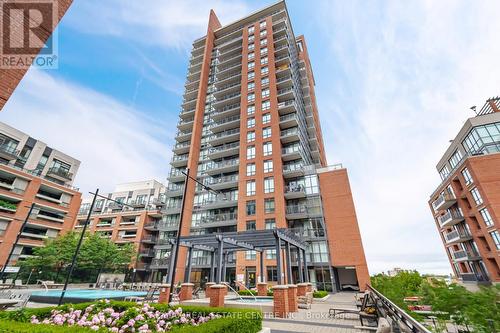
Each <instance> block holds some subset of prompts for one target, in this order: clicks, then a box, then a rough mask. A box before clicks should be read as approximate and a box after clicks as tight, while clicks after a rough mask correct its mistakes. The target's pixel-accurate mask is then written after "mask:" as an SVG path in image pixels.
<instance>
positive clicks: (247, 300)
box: [228, 297, 273, 303]
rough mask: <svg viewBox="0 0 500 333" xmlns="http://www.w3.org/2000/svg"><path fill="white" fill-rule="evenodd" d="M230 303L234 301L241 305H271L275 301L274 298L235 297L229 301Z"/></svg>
mask: <svg viewBox="0 0 500 333" xmlns="http://www.w3.org/2000/svg"><path fill="white" fill-rule="evenodd" d="M228 301H234V302H239V303H271V302H272V301H273V298H272V297H256V298H253V297H241V298H239V297H235V298H231V299H228Z"/></svg>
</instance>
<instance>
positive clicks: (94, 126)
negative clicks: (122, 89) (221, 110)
mask: <svg viewBox="0 0 500 333" xmlns="http://www.w3.org/2000/svg"><path fill="white" fill-rule="evenodd" d="M1 120H2V121H5V122H6V123H8V124H9V125H11V126H13V127H15V128H18V129H20V130H22V131H24V132H26V133H28V134H29V135H31V136H32V137H34V138H36V139H39V140H42V141H44V142H46V143H47V144H48V145H49V146H51V147H53V148H55V149H59V150H61V151H63V152H65V153H67V154H68V155H70V156H73V157H75V158H77V159H79V160H80V161H81V162H82V163H81V166H80V170H79V172H78V174H77V177H76V180H75V185H76V186H79V187H80V188H81V190H82V191H83V193H84V195H86V192H87V191H90V190H94V189H95V188H96V187H99V188H100V189H101V191H112V190H113V188H114V186H115V185H116V184H118V183H122V182H128V181H135V180H146V179H152V178H155V179H157V180H160V181H165V178H166V175H167V170H168V162H169V160H170V156H171V153H170V150H171V144H172V142H173V140H172V138H173V136H174V134H175V133H172V132H170V133H169V129H172V128H173V126H170V125H167V123H168V122H170V124H171V123H172V121H174V122H175V121H176V119H167V118H165V119H150V118H147V117H145V116H144V113H143V112H140V111H139V110H134V109H132V108H130V107H128V106H125V105H123V104H121V103H120V102H118V101H116V100H114V99H112V98H110V97H109V96H106V95H102V94H100V93H97V92H95V91H92V90H90V89H87V88H84V87H81V86H78V85H76V84H73V83H70V82H68V81H65V80H62V79H59V78H57V77H55V76H51V75H48V74H46V73H45V72H42V71H39V70H36V69H33V68H32V69H31V70H30V71H29V73H28V74H27V75H26V77H25V79H24V80H23V81H22V83H21V85H20V86H19V87H18V89H17V90H16V91H15V93H14V94H13V96H12V97H11V99H10V100H9V101H8V103H7V104H6V106H5V108H4V110H3V111H2V118H1Z"/></svg>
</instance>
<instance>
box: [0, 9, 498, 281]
mask: <svg viewBox="0 0 500 333" xmlns="http://www.w3.org/2000/svg"><path fill="white" fill-rule="evenodd" d="M270 3H271V2H269V1H243V0H217V1H195V0H185V1H166V0H163V1H159V0H158V1H153V0H150V1H148V3H147V6H146V5H144V3H143V2H139V1H135V0H108V1H98V0H75V1H74V3H73V5H72V7H71V8H70V9H69V11H68V13H67V14H66V16H65V17H64V18H63V20H62V22H61V24H60V25H59V27H58V33H59V34H58V42H59V61H60V62H59V68H58V69H57V70H45V71H42V70H36V69H30V71H29V72H28V74H27V75H26V76H25V78H24V80H23V81H22V82H21V84H20V86H19V88H18V89H17V90H16V91H15V93H14V95H13V96H12V98H11V99H10V100H9V102H8V103H7V105H6V107H5V108H4V111H3V112H2V114H1V115H0V119H1V120H2V121H5V122H7V123H8V124H10V125H12V126H14V127H17V128H19V129H21V130H23V131H26V132H28V133H30V134H31V135H32V136H34V137H36V138H39V139H41V140H43V141H46V142H48V143H49V144H50V145H52V146H54V147H56V148H58V149H60V150H63V151H65V152H67V153H68V154H70V155H73V156H75V157H76V158H78V159H80V160H81V161H82V167H81V169H80V172H79V174H78V177H77V179H76V183H77V185H79V186H80V188H81V189H82V190H84V191H88V190H91V189H93V188H95V187H96V186H99V187H100V188H101V189H102V190H104V191H110V190H112V189H113V187H114V185H115V184H116V183H120V182H127V181H133V180H141V179H147V178H157V179H159V180H165V178H166V174H167V172H168V169H169V168H168V161H169V158H170V156H171V152H170V147H171V145H172V142H173V136H174V134H175V123H176V121H177V114H178V112H179V109H180V107H179V106H180V102H181V99H182V92H183V82H184V80H185V73H186V70H187V62H188V57H189V50H190V48H191V42H192V41H193V39H195V38H197V37H201V36H202V35H204V34H205V31H206V24H207V18H208V13H209V10H210V8H213V9H214V10H215V11H216V13H217V15H218V16H219V18H220V20H221V22H222V24H226V23H229V22H232V21H233V20H235V19H237V18H239V17H242V16H244V15H246V14H248V13H250V12H252V11H254V10H257V9H259V8H261V7H263V6H266V5H268V4H270ZM287 3H288V7H289V12H290V15H291V17H292V24H293V26H294V31H295V33H297V34H304V35H305V36H306V39H307V42H308V47H309V52H310V56H311V61H312V65H313V69H314V71H315V79H316V95H317V98H318V105H319V110H320V116H321V120H322V128H323V133H324V135H325V145H326V150H327V155H328V161H329V163H330V164H333V163H338V162H341V163H343V164H344V165H345V166H346V167H347V168H348V169H349V173H350V178H351V186H352V190H353V193H354V199H355V202H356V205H357V212H358V218H359V224H360V228H361V232H362V236H363V241H364V246H365V251H366V255H367V259H368V263H369V267H370V270H371V273H376V272H380V271H382V270H387V269H390V268H392V267H395V266H398V267H403V268H416V269H418V270H420V271H422V272H427V273H449V272H450V267H449V264H448V262H447V260H446V258H445V254H444V249H443V246H442V245H441V243H440V241H439V238H438V234H437V232H436V228H435V226H434V223H433V220H432V216H431V214H430V212H429V209H428V207H427V199H428V196H429V194H430V193H431V192H432V191H433V190H434V189H435V187H436V186H437V184H438V183H439V178H438V176H437V173H436V171H435V167H434V166H435V163H436V162H437V161H438V159H439V158H440V156H441V154H442V153H443V152H444V150H445V149H446V148H447V144H448V140H449V139H452V138H453V136H454V135H455V133H456V132H457V131H458V129H459V128H460V126H461V125H462V123H463V122H464V120H465V119H466V118H467V117H470V116H471V115H472V114H471V111H470V110H469V107H470V106H472V105H478V106H481V105H482V104H483V103H484V100H485V99H486V98H488V97H491V96H497V95H499V92H500V85H499V78H500V66H499V64H498V62H499V59H500V44H499V43H498V32H499V31H500V20H498V12H499V11H500V2H498V1H474V2H473V1H458V0H457V1H431V0H428V1H421V0H419V1H404V2H403V1H342V0H339V1H314V2H312V1H308V2H306V1H299V0H290V1H288V2H287Z"/></svg>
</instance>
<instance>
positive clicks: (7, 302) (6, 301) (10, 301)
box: [0, 298, 18, 310]
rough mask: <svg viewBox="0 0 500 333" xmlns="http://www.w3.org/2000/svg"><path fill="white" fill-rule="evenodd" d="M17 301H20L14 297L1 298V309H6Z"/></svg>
mask: <svg viewBox="0 0 500 333" xmlns="http://www.w3.org/2000/svg"><path fill="white" fill-rule="evenodd" d="M17 303H18V301H17V300H14V299H8V298H0V310H5V309H7V308H10V307H13V306H14V305H16V304H17Z"/></svg>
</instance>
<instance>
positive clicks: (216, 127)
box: [210, 115, 240, 133]
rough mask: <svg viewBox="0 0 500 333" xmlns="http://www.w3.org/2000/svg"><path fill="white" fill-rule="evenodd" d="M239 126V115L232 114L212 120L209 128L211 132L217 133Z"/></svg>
mask: <svg viewBox="0 0 500 333" xmlns="http://www.w3.org/2000/svg"><path fill="white" fill-rule="evenodd" d="M239 126H240V115H234V116H230V117H227V118H224V119H222V120H219V121H216V122H214V123H213V124H212V125H210V130H211V131H212V133H218V132H221V131H225V130H229V129H234V128H236V127H239Z"/></svg>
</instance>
